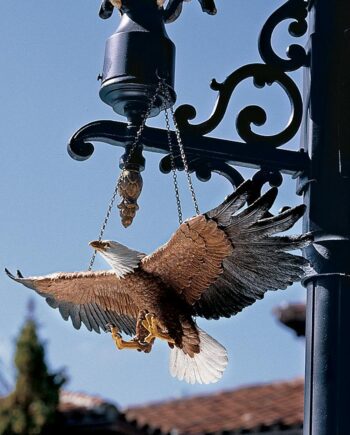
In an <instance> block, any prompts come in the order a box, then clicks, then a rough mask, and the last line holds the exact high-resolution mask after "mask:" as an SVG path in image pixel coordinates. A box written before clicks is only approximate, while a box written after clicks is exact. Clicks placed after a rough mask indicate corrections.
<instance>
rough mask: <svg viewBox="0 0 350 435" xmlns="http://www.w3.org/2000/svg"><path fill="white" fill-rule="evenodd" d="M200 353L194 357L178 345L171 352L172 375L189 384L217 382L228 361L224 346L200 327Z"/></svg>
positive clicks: (170, 365)
mask: <svg viewBox="0 0 350 435" xmlns="http://www.w3.org/2000/svg"><path fill="white" fill-rule="evenodd" d="M198 332H199V338H200V345H199V346H200V353H198V354H195V356H194V357H193V358H191V357H190V356H189V355H187V354H185V353H184V352H183V351H182V350H181V349H179V348H178V347H174V348H173V349H172V350H171V352H170V362H169V368H170V373H171V376H173V377H174V378H177V379H179V380H180V381H182V380H184V381H186V382H188V383H189V384H195V383H196V382H198V383H199V384H211V383H214V382H217V381H218V380H219V379H220V378H221V376H222V374H223V372H224V370H225V368H226V366H227V362H228V358H227V352H226V349H225V348H224V346H222V345H221V344H220V343H218V342H217V341H216V340H215V339H214V338H212V337H210V335H208V334H207V333H206V332H204V331H202V330H201V329H200V328H198Z"/></svg>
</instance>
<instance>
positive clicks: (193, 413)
mask: <svg viewBox="0 0 350 435" xmlns="http://www.w3.org/2000/svg"><path fill="white" fill-rule="evenodd" d="M125 414H126V418H127V419H128V420H136V421H137V423H138V425H139V426H143V425H145V424H148V425H149V426H150V427H152V428H159V429H161V430H162V432H170V431H171V430H174V429H176V430H177V431H178V433H179V434H189V435H190V434H200V433H206V432H221V431H224V430H227V431H234V430H239V429H240V430H253V429H255V428H257V427H259V426H264V427H270V426H274V425H281V426H283V427H297V426H301V425H302V422H303V381H302V380H299V379H298V380H295V381H291V382H278V383H274V384H266V385H257V386H251V387H245V388H240V389H237V390H233V391H226V392H221V393H216V394H212V395H210V396H198V397H193V398H186V399H179V400H172V401H168V402H162V403H156V404H150V405H147V406H140V407H135V408H130V409H128V410H126V412H125Z"/></svg>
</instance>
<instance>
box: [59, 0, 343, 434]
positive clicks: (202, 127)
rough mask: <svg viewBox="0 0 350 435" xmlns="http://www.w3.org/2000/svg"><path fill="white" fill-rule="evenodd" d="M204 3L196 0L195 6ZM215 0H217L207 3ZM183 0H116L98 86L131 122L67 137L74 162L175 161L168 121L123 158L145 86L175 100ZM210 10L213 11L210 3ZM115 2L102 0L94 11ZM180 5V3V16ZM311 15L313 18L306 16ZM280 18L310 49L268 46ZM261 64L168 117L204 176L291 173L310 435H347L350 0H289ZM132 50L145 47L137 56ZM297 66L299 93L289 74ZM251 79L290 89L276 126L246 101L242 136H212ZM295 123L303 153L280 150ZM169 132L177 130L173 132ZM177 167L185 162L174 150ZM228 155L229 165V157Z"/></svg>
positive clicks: (268, 33) (239, 125) (269, 178)
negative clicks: (100, 145)
mask: <svg viewBox="0 0 350 435" xmlns="http://www.w3.org/2000/svg"><path fill="white" fill-rule="evenodd" d="M204 3H205V1H204V0H202V1H201V4H204ZM211 3H212V2H211ZM181 4H182V0H171V1H169V2H168V7H167V8H166V9H165V10H163V9H162V8H159V7H158V6H157V4H156V1H155V0H142V1H141V0H123V2H122V5H123V6H122V13H123V18H122V21H121V25H120V27H119V29H118V30H117V32H116V33H115V34H114V35H113V36H112V37H111V38H110V39H109V41H108V42H107V48H106V58H105V66H104V72H103V75H102V77H101V80H102V86H101V91H100V96H101V98H102V100H103V101H105V102H106V103H107V104H109V105H111V106H112V107H113V109H114V110H115V111H116V112H117V113H120V114H122V115H124V116H126V118H127V121H128V122H127V123H122V122H116V121H95V122H92V123H89V124H87V125H85V126H83V127H82V128H81V129H80V130H79V131H77V132H76V133H75V134H74V135H73V136H72V138H71V140H70V142H69V145H68V152H69V154H70V155H71V157H73V158H75V159H77V160H85V159H87V158H89V157H91V155H92V153H93V151H94V147H93V145H92V144H91V142H105V143H109V144H111V145H116V146H122V147H124V148H125V154H124V156H122V158H121V162H120V166H121V167H122V168H126V169H129V168H130V167H131V168H132V169H133V170H137V171H142V170H143V169H144V167H145V159H144V158H143V156H142V152H143V150H147V151H154V152H158V153H163V154H165V156H164V157H163V158H162V160H161V163H160V170H161V171H162V172H164V173H168V172H170V171H171V168H172V165H171V157H170V154H169V147H168V136H167V131H166V130H162V129H156V128H150V127H145V128H144V129H143V132H142V137H141V138H140V141H139V143H138V145H137V147H136V149H135V153H133V155H132V156H130V144H131V143H132V142H133V138H134V136H135V132H136V131H137V129H138V127H139V125H140V123H141V118H142V116H143V114H144V112H145V107H146V106H147V102H148V101H149V99H150V95H151V94H152V92H154V89H155V88H156V86H157V81H158V80H159V77H161V78H162V79H163V80H164V83H165V84H166V86H167V88H168V91H169V94H168V95H170V98H167V99H166V100H164V99H162V96H160V97H159V98H158V97H157V98H154V100H153V103H154V104H153V106H152V107H151V110H150V111H149V114H150V115H151V116H152V115H156V114H157V113H159V111H160V110H161V109H162V108H164V107H169V106H172V105H173V104H174V102H175V99H176V95H175V91H174V89H173V84H174V60H175V50H174V46H173V44H172V42H171V41H170V40H169V38H168V37H167V35H166V31H165V26H164V22H166V21H167V20H168V19H169V17H170V16H174V12H175V11H176V10H177V12H179V10H180V9H181ZM211 10H212V11H214V9H211ZM111 12H112V8H111V7H110V4H109V2H108V0H104V2H103V5H102V8H101V14H100V15H101V16H102V17H103V18H108V17H109V16H110V15H111ZM177 15H178V13H175V16H177ZM308 15H309V18H308ZM284 20H292V22H291V24H290V25H289V33H290V34H291V35H293V36H295V37H301V36H303V35H304V34H305V33H306V32H307V28H308V25H307V23H309V42H308V45H307V49H306V50H305V49H304V48H303V47H301V46H300V45H291V46H290V47H288V50H287V54H288V59H283V58H281V57H280V56H278V55H277V54H276V53H275V52H274V50H273V47H272V42H271V39H272V33H273V31H274V29H275V28H276V26H277V25H278V24H279V23H281V22H282V21H284ZM259 52H260V55H261V57H262V60H263V62H261V63H255V64H250V65H245V66H242V67H241V68H239V69H238V70H236V71H234V72H233V73H232V74H230V75H229V76H228V77H227V79H226V80H225V81H224V82H222V83H218V82H217V81H215V80H213V82H212V84H211V88H212V89H213V90H214V91H216V92H218V98H217V102H216V105H215V108H214V110H213V112H212V115H211V116H210V118H209V119H208V120H206V121H204V122H202V123H200V124H193V123H191V122H190V121H192V120H193V119H194V118H195V116H196V111H195V108H194V107H192V106H189V105H183V106H180V107H178V108H177V110H176V112H175V117H176V120H177V124H178V126H179V128H180V130H181V135H182V141H183V143H184V148H185V151H186V156H187V160H188V165H189V169H190V171H191V172H195V173H196V175H197V177H198V178H199V179H201V180H202V181H206V180H208V179H209V178H210V176H211V173H212V172H217V173H220V174H222V175H223V176H225V177H226V178H228V179H229V180H230V181H231V183H232V184H233V186H234V187H236V186H238V185H239V184H240V183H241V182H242V181H243V177H242V176H241V174H240V173H239V172H238V170H237V169H236V167H234V166H249V167H252V168H256V169H257V170H258V171H257V173H256V174H255V175H254V177H253V178H254V179H255V181H256V182H257V185H258V186H259V187H260V188H261V187H262V186H263V185H264V184H265V183H267V182H268V183H270V184H271V185H275V186H279V185H280V184H281V183H282V175H281V174H282V173H284V174H289V175H293V176H295V177H298V193H299V194H303V195H304V198H305V202H306V204H307V205H308V211H307V214H306V216H305V219H304V227H305V230H306V231H313V232H314V235H315V244H314V245H313V246H312V247H310V248H308V249H307V250H306V252H305V255H306V256H307V258H309V259H310V261H311V263H312V265H313V267H314V269H315V273H314V274H313V275H312V276H310V277H308V278H307V279H306V280H305V285H306V287H307V289H308V302H307V332H306V380H305V385H306V388H305V423H304V433H305V434H308V435H311V434H312V435H346V434H348V433H349V430H348V427H349V425H348V423H347V409H346V408H347V403H348V402H347V397H348V392H349V391H350V371H349V367H350V344H349V339H348V334H349V333H350V316H349V315H348V312H349V311H350V260H349V257H350V241H349V232H350V204H349V203H350V201H349V198H350V182H349V176H350V6H349V4H348V0H309V1H306V0H287V1H286V2H285V3H284V4H283V5H282V6H281V7H279V8H278V9H277V10H276V11H275V12H274V13H273V14H272V15H271V16H270V17H269V18H268V20H267V21H266V23H265V24H264V26H263V28H262V31H261V34H260V37H259ZM135 53H136V54H137V53H143V54H145V56H144V55H141V56H137V55H136V54H135ZM302 67H303V68H304V71H305V81H304V92H303V99H302V98H301V95H300V92H299V90H298V87H297V86H296V85H295V83H294V82H293V80H292V79H291V78H290V76H288V74H287V73H288V72H291V71H295V70H297V69H299V68H302ZM248 78H253V81H254V84H255V86H256V87H258V88H260V87H263V86H265V85H268V84H272V83H277V84H279V85H280V86H281V87H282V89H283V90H284V91H285V93H286V94H287V95H288V97H289V100H290V104H291V116H290V120H289V122H288V124H287V125H286V126H285V128H284V129H283V131H281V132H279V133H277V134H274V135H271V136H265V135H261V134H258V133H256V132H254V131H253V130H252V128H251V125H252V124H255V125H256V126H259V125H262V124H264V123H265V121H266V118H267V115H266V113H265V111H264V110H263V109H262V108H261V107H259V106H248V107H246V108H244V109H243V110H242V111H241V112H240V113H239V114H238V116H237V120H236V129H237V133H238V135H239V136H240V138H241V139H242V140H241V141H230V140H224V139H219V138H213V137H210V138H209V137H207V136H206V135H207V134H208V133H210V132H212V131H213V130H214V129H215V128H216V127H217V126H218V125H219V124H220V122H221V120H222V119H223V117H224V115H225V112H226V109H227V106H228V104H229V101H230V99H231V98H232V97H233V95H234V91H235V89H236V87H237V85H238V84H239V83H241V82H242V81H243V80H245V79H248ZM301 125H302V140H301V147H300V150H299V151H290V150H285V149H283V148H281V147H282V146H283V145H284V144H285V143H286V142H288V141H289V140H290V139H292V138H293V137H294V135H295V134H296V133H297V132H298V130H299V128H300V126H301ZM172 135H173V137H174V139H175V133H174V132H173V133H172ZM175 165H176V166H177V168H178V169H183V168H182V162H181V158H180V157H179V156H176V155H175ZM233 165H234V166H233Z"/></svg>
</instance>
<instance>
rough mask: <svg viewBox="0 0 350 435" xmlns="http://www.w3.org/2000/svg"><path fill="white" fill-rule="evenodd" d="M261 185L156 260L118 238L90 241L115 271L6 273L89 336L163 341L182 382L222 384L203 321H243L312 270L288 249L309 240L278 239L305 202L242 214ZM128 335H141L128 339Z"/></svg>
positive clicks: (244, 188)
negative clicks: (249, 310) (274, 211)
mask: <svg viewBox="0 0 350 435" xmlns="http://www.w3.org/2000/svg"><path fill="white" fill-rule="evenodd" d="M253 187H254V186H253V183H252V182H251V181H250V180H248V181H245V182H244V183H243V184H241V186H239V187H238V189H237V190H236V191H235V192H234V193H233V194H231V195H230V196H229V197H228V198H227V199H226V200H225V201H224V202H223V203H222V204H221V205H219V206H218V207H217V208H215V209H213V210H211V211H209V212H208V213H205V214H202V215H199V216H196V217H193V218H191V219H189V220H187V221H186V222H184V223H183V224H182V225H181V226H180V227H179V228H178V230H177V231H176V232H175V233H174V234H173V236H172V237H171V239H170V240H169V241H168V243H166V244H165V245H163V246H161V247H160V248H159V249H157V250H156V251H155V252H154V253H153V254H150V255H147V256H146V255H145V254H143V253H141V252H138V251H134V250H132V249H129V248H127V247H126V246H123V245H121V244H120V243H117V242H113V241H94V242H91V243H90V245H91V246H92V247H93V248H94V249H95V250H97V251H98V252H99V253H100V254H101V255H102V256H103V257H104V259H105V260H106V261H107V262H108V263H109V264H110V266H111V267H112V270H108V271H96V272H93V271H90V272H76V273H55V274H51V275H47V276H37V277H28V278H24V277H23V276H22V275H21V273H20V272H18V274H17V276H16V277H15V276H13V275H12V274H11V273H10V272H9V271H7V270H6V272H7V274H8V275H9V276H10V277H11V278H12V279H14V280H15V281H17V282H19V283H21V284H23V285H25V286H26V287H29V288H31V289H33V290H35V291H36V292H37V293H39V294H40V295H41V296H43V297H45V298H46V301H47V302H48V304H49V305H50V306H51V307H53V308H58V309H59V311H60V313H61V315H62V317H63V318H64V319H65V320H68V318H69V317H70V318H71V320H72V323H73V326H74V327H75V328H77V329H79V328H80V326H81V323H84V325H85V326H86V327H87V329H88V330H90V331H92V330H94V331H96V332H100V330H103V331H111V332H112V336H113V338H114V341H115V343H116V345H117V347H118V348H119V349H123V348H130V349H137V350H139V351H144V352H149V351H150V350H151V348H152V345H153V343H154V340H155V339H156V338H159V339H162V340H165V341H167V342H168V344H169V346H170V348H171V352H170V372H171V374H172V375H173V376H174V377H177V378H178V379H180V380H185V381H187V382H189V383H195V382H198V383H211V382H216V381H217V380H218V379H219V378H220V377H221V376H222V373H223V371H224V369H225V367H226V365H227V353H226V350H225V348H224V347H223V346H222V345H221V344H219V343H218V342H217V341H216V340H214V339H213V338H212V337H210V336H209V335H208V334H207V333H205V332H204V331H202V330H201V329H200V328H199V327H198V325H197V324H196V320H195V318H196V317H204V318H206V319H219V318H220V317H230V316H232V315H235V314H237V313H238V312H240V311H241V310H243V309H244V308H245V307H247V306H249V305H251V304H253V303H254V302H255V301H256V300H257V299H262V298H263V297H264V294H265V293H266V291H267V290H277V289H285V288H286V287H287V286H289V285H291V284H292V283H293V282H295V281H298V280H300V279H301V278H302V277H303V275H304V274H305V271H306V269H307V267H308V266H309V263H308V261H307V260H306V259H304V258H303V257H300V256H296V255H292V254H290V253H288V252H287V251H291V250H295V249H300V248H303V247H304V246H306V245H308V244H309V243H310V242H311V241H312V237H311V235H310V234H304V235H300V236H284V237H276V236H274V235H275V234H276V233H279V232H282V231H285V230H288V229H289V228H291V227H292V226H293V225H294V223H295V222H296V221H297V220H298V219H299V218H300V217H301V216H302V215H303V213H304V211H305V206H304V205H299V206H297V207H294V208H290V209H288V210H286V211H284V212H282V213H280V214H278V215H276V216H272V215H270V214H269V213H268V210H269V209H270V208H271V206H272V204H273V203H274V200H275V198H276V195H277V189H276V188H272V189H270V190H269V191H267V192H266V193H265V194H264V195H262V196H260V197H259V198H258V199H257V200H255V201H254V202H253V203H252V204H251V205H248V206H246V207H245V208H244V209H243V211H240V212H238V210H240V209H241V208H243V207H244V205H246V203H247V199H248V198H251V195H252V192H253ZM237 212H238V213H237ZM121 332H124V333H126V334H128V335H131V336H134V338H133V339H132V340H131V341H124V340H123V339H122V336H121V335H120V333H121Z"/></svg>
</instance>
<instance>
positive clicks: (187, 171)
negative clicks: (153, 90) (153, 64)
mask: <svg viewBox="0 0 350 435" xmlns="http://www.w3.org/2000/svg"><path fill="white" fill-rule="evenodd" d="M161 89H162V91H164V94H165V97H166V99H167V100H168V102H169V106H170V113H171V116H172V119H173V123H174V127H175V134H176V139H177V143H178V146H179V149H180V155H181V160H182V163H183V166H184V170H185V173H186V178H187V183H188V187H189V189H190V192H191V196H192V202H193V205H194V209H195V211H196V214H197V216H198V215H199V214H200V211H199V207H198V201H197V197H196V194H195V191H194V188H193V183H192V178H191V174H190V172H189V168H188V163H187V158H186V154H185V150H184V145H183V142H182V139H181V134H180V130H179V127H178V125H177V121H176V117H175V113H174V109H173V106H172V104H171V97H170V93H169V89H168V87H167V85H166V83H165V80H164V79H163V80H162V86H161ZM169 128H170V127H169ZM171 154H173V153H172V152H171ZM173 157H174V156H173ZM171 164H172V166H173V164H174V167H175V162H174V161H173V159H172V163H171ZM175 169H176V168H175ZM177 194H178V191H177Z"/></svg>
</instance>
